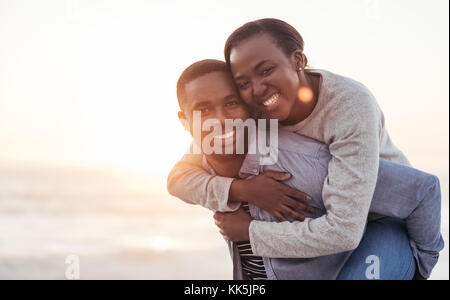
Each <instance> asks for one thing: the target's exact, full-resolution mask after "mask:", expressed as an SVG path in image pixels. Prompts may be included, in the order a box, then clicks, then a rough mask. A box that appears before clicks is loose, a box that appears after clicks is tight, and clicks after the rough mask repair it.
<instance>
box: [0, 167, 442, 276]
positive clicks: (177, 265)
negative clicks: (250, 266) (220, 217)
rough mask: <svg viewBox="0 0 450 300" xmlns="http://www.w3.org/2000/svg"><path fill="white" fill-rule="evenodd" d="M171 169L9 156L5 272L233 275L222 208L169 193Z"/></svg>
mask: <svg viewBox="0 0 450 300" xmlns="http://www.w3.org/2000/svg"><path fill="white" fill-rule="evenodd" d="M437 175H439V174H437ZM166 176H167V174H152V175H148V174H147V175H142V174H137V173H133V172H130V171H123V170H117V169H114V170H113V169H106V168H104V169H100V168H90V167H78V166H70V167H69V166H61V165H33V164H21V165H18V164H8V163H2V164H0V279H37V280H42V279H55V280H65V279H84V280H89V279H189V280H197V279H217V280H222V279H232V264H231V259H230V255H229V252H228V248H227V245H226V243H225V241H224V239H223V237H222V236H221V235H220V233H219V231H218V229H217V227H216V226H215V224H214V220H213V213H212V212H211V211H209V210H207V209H204V208H202V207H199V206H194V205H190V204H187V203H184V202H182V201H181V200H178V199H176V198H174V197H172V196H170V195H169V194H168V193H167V191H166V185H165V182H166ZM440 178H441V185H442V190H443V196H444V197H443V216H442V231H443V236H444V240H445V243H446V247H445V249H444V251H443V252H442V254H441V258H440V261H439V263H438V265H437V266H436V268H435V270H434V272H433V274H432V277H431V279H449V251H448V242H449V223H448V220H449V218H448V213H449V209H448V203H449V201H448V195H449V194H448V170H447V173H443V174H442V176H441V177H440ZM74 258H75V259H74ZM74 268H76V272H75V271H74V270H75V269H74Z"/></svg>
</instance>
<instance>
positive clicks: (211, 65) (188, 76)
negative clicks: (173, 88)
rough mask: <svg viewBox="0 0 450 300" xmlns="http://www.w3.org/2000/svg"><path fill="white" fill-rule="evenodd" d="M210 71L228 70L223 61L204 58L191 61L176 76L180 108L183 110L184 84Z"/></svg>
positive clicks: (184, 100) (184, 98) (184, 99)
mask: <svg viewBox="0 0 450 300" xmlns="http://www.w3.org/2000/svg"><path fill="white" fill-rule="evenodd" d="M212 72H226V73H229V72H230V70H229V68H228V66H227V64H226V63H225V62H224V61H220V60H216V59H205V60H201V61H198V62H195V63H193V64H192V65H190V66H189V67H187V68H186V69H185V70H184V71H183V73H182V74H181V76H180V78H178V82H177V98H178V105H179V106H180V109H181V110H183V106H184V104H185V103H186V100H187V97H186V85H187V84H188V83H189V82H191V81H192V80H195V79H197V78H199V77H201V76H203V75H206V74H209V73H212Z"/></svg>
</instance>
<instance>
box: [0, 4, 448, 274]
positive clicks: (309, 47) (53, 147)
mask: <svg viewBox="0 0 450 300" xmlns="http://www.w3.org/2000/svg"><path fill="white" fill-rule="evenodd" d="M276 4H277V5H274V3H273V1H269V0H262V1H259V2H258V5H257V6H255V5H254V2H252V1H241V0H230V1H227V2H220V1H219V2H217V1H207V0H198V1H193V2H192V1H178V0H173V1H158V2H157V3H156V2H150V1H140V0H131V1H124V0H113V1H103V0H92V1H84V0H65V1H53V0H42V1H7V0H0V41H1V47H0V163H2V167H1V168H0V177H1V178H2V180H1V181H0V206H1V209H0V211H1V218H0V222H1V223H2V225H1V226H0V232H1V234H0V243H1V244H2V245H5V247H2V248H1V249H0V265H1V266H2V268H0V278H11V277H15V278H30V277H35V278H55V277H57V276H56V275H55V274H59V273H58V272H59V271H58V270H59V268H60V265H59V262H60V261H62V262H63V261H64V257H62V256H64V255H65V254H66V252H74V251H79V252H80V254H82V253H91V254H92V256H90V254H88V255H87V258H86V260H87V261H84V266H86V267H87V268H89V271H88V272H85V273H84V274H89V275H85V276H89V278H96V279H99V278H104V277H105V276H106V277H107V276H112V275H109V274H108V272H107V270H103V268H102V266H104V265H107V264H108V263H111V261H115V262H116V263H115V264H114V266H111V268H112V269H113V270H114V271H113V272H112V273H114V274H115V276H116V278H119V277H125V278H136V277H145V278H177V279H186V278H193V277H195V278H198V279H200V278H207V277H208V278H209V277H210V276H211V277H212V278H215V279H216V278H217V279H220V278H229V276H230V265H229V263H228V262H229V261H228V260H227V259H224V257H226V255H227V253H226V249H225V248H221V246H223V243H222V242H223V241H222V240H221V237H220V235H218V233H217V230H216V229H215V227H213V226H214V225H213V224H212V220H211V215H209V214H208V213H207V212H206V211H205V212H203V211H201V212H200V211H197V210H195V209H193V208H190V207H185V206H184V205H182V204H183V203H181V201H180V203H178V200H176V199H174V198H172V197H170V196H169V195H168V194H167V193H166V191H165V184H166V183H165V179H166V177H167V174H168V172H169V167H170V166H172V165H173V164H174V163H175V162H176V161H177V160H178V159H179V158H180V157H181V156H182V154H183V153H184V152H185V151H186V150H187V149H188V147H189V144H190V142H191V138H190V136H189V133H188V132H185V131H184V130H183V128H182V127H181V126H180V124H179V122H178V120H177V115H176V114H177V112H178V108H177V103H176V93H175V82H176V80H177V78H178V76H179V74H180V73H181V71H182V70H183V69H184V68H185V67H186V66H188V65H190V64H191V63H192V62H194V61H197V60H200V59H204V58H207V57H213V58H218V59H223V57H222V56H223V45H224V42H225V39H226V37H227V36H228V35H229V34H230V33H231V32H232V31H233V30H234V29H235V28H237V26H238V25H240V24H243V23H245V22H248V21H250V20H254V19H259V18H261V17H265V16H274V17H277V18H280V19H283V20H286V21H287V22H288V23H290V24H292V25H293V26H294V27H295V28H298V29H299V30H300V32H301V33H302V34H303V35H304V37H305V40H306V41H307V43H306V45H305V49H304V50H305V53H307V54H308V59H309V60H310V63H311V64H312V65H314V66H317V67H321V68H322V67H323V68H327V69H330V70H333V71H335V72H337V73H339V74H346V75H348V76H350V77H353V78H358V79H359V80H361V81H362V82H364V83H366V84H367V86H369V87H370V89H371V90H372V91H373V93H374V94H375V95H377V98H378V100H379V102H380V106H381V107H382V108H383V110H384V111H385V113H386V120H387V126H389V128H390V132H391V134H392V137H393V139H394V140H395V141H397V146H398V147H399V148H401V149H402V150H404V151H405V152H406V153H407V154H408V157H409V158H410V160H411V162H412V163H413V165H415V166H418V167H420V168H422V169H424V170H427V171H428V172H431V173H436V174H439V177H440V178H443V180H442V185H443V192H444V193H443V195H444V198H445V199H447V200H446V201H444V203H448V167H446V166H448V157H449V155H448V127H447V125H448V110H449V109H448V103H449V102H448V99H449V96H448V43H447V42H448V1H446V0H435V1H434V2H433V4H430V3H428V2H426V1H420V0H413V1H411V0H397V1H385V0H374V1H354V2H352V3H350V2H349V3H346V4H345V5H343V4H342V3H341V2H338V1H333V0H325V1H321V2H320V3H317V2H314V1H301V2H295V3H294V2H292V1H289V0H280V1H277V2H276ZM236 7H239V9H236ZM230 16H232V17H230ZM319 20H320V22H319ZM205 24H207V26H205ZM418 36H420V39H418V38H417V37H418ZM411 49H414V51H411ZM417 53H420V55H421V56H420V57H421V59H420V61H422V62H425V61H426V63H427V66H426V69H427V72H426V73H427V74H434V76H417V74H418V72H419V73H420V72H421V68H420V67H419V68H418V67H417V64H415V63H412V62H417V61H418V57H417ZM386 66H393V67H394V68H395V70H396V73H395V74H394V73H393V72H390V71H389V70H388V69H387V67H386ZM264 67H265V68H266V69H267V70H265V71H264V72H273V70H271V69H270V67H272V66H267V67H266V66H264ZM394 68H393V69H394ZM380 74H383V76H380ZM411 87H414V88H411ZM419 87H420V88H419ZM298 92H299V99H304V100H305V102H308V103H314V99H312V100H311V101H307V100H308V99H309V98H310V96H311V93H310V92H309V91H302V90H299V91H298ZM267 96H268V97H266V98H264V97H261V98H260V99H259V100H261V101H263V102H266V103H265V104H266V105H268V106H265V107H273V108H274V107H275V106H276V105H279V103H281V102H283V101H287V98H286V97H285V95H284V93H280V95H276V94H272V95H267ZM424 99H426V105H424V103H425V102H424ZM277 103H278V104H277ZM262 105H264V104H262ZM417 120H421V121H420V122H418V121H417ZM405 128H408V129H409V130H405ZM224 133H226V132H223V133H222V134H224ZM412 133H414V138H411V134H412ZM222 137H224V136H222ZM49 165H62V167H61V168H62V170H63V171H61V172H62V173H55V174H54V175H50V174H53V173H52V172H51V171H49V169H47V168H46V167H45V166H49ZM36 166H38V167H36ZM85 167H86V168H87V169H90V168H97V167H101V168H105V169H106V170H107V172H108V173H109V172H112V171H111V169H114V170H117V169H120V170H123V169H125V170H131V171H133V173H144V174H149V173H151V174H152V175H154V176H153V177H147V178H150V179H146V180H147V181H146V182H145V181H144V182H143V183H142V182H141V181H139V180H137V179H135V178H134V177H133V176H131V175H130V173H128V172H122V175H123V176H124V177H126V178H128V179H129V181H132V182H133V183H134V184H136V185H139V186H140V189H139V191H138V192H137V191H133V192H131V193H128V192H129V191H128V192H127V193H122V192H118V191H116V190H115V189H114V187H116V185H117V182H115V181H110V180H107V179H105V178H104V177H103V176H102V175H98V174H96V175H95V176H90V175H89V174H91V172H90V171H86V172H80V174H78V173H77V171H76V170H78V168H85ZM79 178H85V179H89V180H84V181H83V180H82V181H78V179H79ZM44 181H46V182H44ZM137 181H139V184H137V183H136V182H137ZM71 183H72V185H71ZM141 183H142V184H141ZM128 184H131V183H128ZM93 191H98V192H99V193H100V194H101V195H102V196H101V195H99V194H96V193H95V192H93ZM147 192H148V193H147ZM139 195H141V196H139ZM153 204H156V206H157V207H166V208H167V207H169V208H168V209H167V211H166V212H167V213H166V214H159V213H157V212H156V213H155V212H154V211H153V206H152V209H150V208H148V207H147V206H146V205H150V206H151V205H153ZM129 205H131V206H133V207H135V208H136V209H130V207H129ZM141 205H142V206H141ZM445 205H447V204H445ZM97 206H98V207H97ZM99 207H100V208H99ZM174 207H176V209H174ZM97 208H98V210H97ZM175 210H176V213H174V211H175ZM150 211H151V213H149V215H145V213H143V212H150ZM141 214H142V215H141ZM139 216H141V217H139ZM171 216H174V217H173V218H170V217H171ZM193 219H195V221H193ZM446 219H447V218H444V220H446ZM151 220H154V221H155V222H156V223H152V222H151ZM446 222H447V223H446V224H448V221H446ZM169 223H170V226H173V227H170V226H169ZM193 223H195V226H194V225H192V224H193ZM155 224H157V225H155ZM180 224H184V225H185V226H188V225H189V226H191V225H192V226H193V227H192V228H191V227H189V230H190V231H192V232H196V233H199V234H198V237H195V236H189V238H186V234H185V232H184V231H185V229H186V227H185V226H180ZM166 226H167V227H166ZM445 226H447V227H448V225H445ZM169 227H170V228H173V231H170V230H169V231H170V233H167V232H164V230H165V228H169ZM21 228H27V230H21ZM55 228H58V229H57V230H55ZM161 228H164V229H161ZM180 228H181V229H180ZM147 229H148V230H150V229H151V230H150V231H148V230H147ZM121 230H123V231H121ZM171 230H172V229H171ZM177 230H178V231H177ZM112 232H114V234H112ZM136 232H138V233H139V234H142V236H140V237H138V238H136V239H134V240H133V238H131V242H130V243H131V244H132V245H134V246H132V248H133V249H126V247H125V246H124V247H121V246H120V245H118V244H116V243H119V244H120V241H121V240H123V241H126V237H129V236H132V235H133V234H136ZM447 235H448V233H447V234H446V235H445V236H444V238H445V239H446V240H448V239H447ZM40 237H41V238H40ZM152 237H164V238H167V239H168V240H164V238H163V239H160V238H155V240H152ZM204 237H207V238H204ZM2 238H3V240H2ZM214 238H215V240H214ZM206 239H207V240H208V241H213V242H212V243H211V242H209V243H206V242H205V240H206ZM118 241H119V242H118ZM133 243H134V244H133ZM197 245H201V247H200V248H196V246H197ZM122 246H123V245H122ZM141 246H142V247H141ZM178 246H179V247H180V248H177V250H176V251H178V250H179V249H184V250H180V252H176V254H174V253H175V252H171V251H172V250H173V249H174V247H175V248H176V247H178ZM167 247H168V248H167ZM32 248H34V249H36V251H34V252H33V253H31V252H30V250H29V249H32ZM163 248H164V249H166V250H167V251H166V250H161V251H159V250H158V251H159V252H158V253H159V254H161V255H158V256H151V255H148V253H147V252H151V251H153V250H152V249H163ZM142 249H145V250H142ZM186 249H187V250H186ZM199 249H200V250H199ZM116 250H117V251H116ZM83 251H86V252H83ZM199 251H202V252H201V254H199V253H200V252H199ZM445 251H448V249H446V250H445ZM99 253H100V254H101V253H109V254H107V255H106V256H108V257H107V258H105V260H103V261H102V260H101V259H100V258H98V257H99V256H98V254H99ZM117 253H122V254H120V255H118V257H117V256H115V255H116V254H117ZM151 253H153V252H151ZM34 255H36V256H34ZM109 255H111V256H109ZM183 255H184V256H183ZM444 255H447V256H445V257H448V254H447V252H445V253H444ZM59 256H61V257H62V258H60V257H59ZM36 257H48V260H39V259H38V258H36ZM142 257H144V258H145V259H146V260H145V262H146V263H149V264H151V266H152V268H148V265H146V264H145V263H144V264H143V263H142V261H138V260H139V258H142ZM189 259H197V261H198V262H199V263H198V265H199V267H198V270H197V272H196V274H192V268H191V266H190V265H189V263H187V262H188V261H189ZM136 261H138V262H136ZM444 261H445V260H444ZM447 262H448V258H447ZM212 263H214V264H215V265H216V266H217V268H216V269H214V270H212V269H211V268H208V267H207V266H208V265H211V264H212ZM82 265H83V261H82ZM166 265H169V266H170V267H169V268H166ZM5 266H6V268H3V267H5ZM43 266H44V267H43ZM94 266H96V267H95V268H94ZM202 266H205V267H204V268H203V267H202ZM438 267H439V268H440V269H439V272H438V273H437V274H434V276H435V278H448V263H447V264H442V265H438ZM95 270H98V271H95ZM101 270H103V271H101ZM102 272H103V273H102ZM110 273H111V272H110ZM82 274H83V273H82ZM58 276H59V275H58ZM61 276H62V275H61ZM226 276H228V277H226ZM57 278H59V277H57ZM82 278H83V275H82Z"/></svg>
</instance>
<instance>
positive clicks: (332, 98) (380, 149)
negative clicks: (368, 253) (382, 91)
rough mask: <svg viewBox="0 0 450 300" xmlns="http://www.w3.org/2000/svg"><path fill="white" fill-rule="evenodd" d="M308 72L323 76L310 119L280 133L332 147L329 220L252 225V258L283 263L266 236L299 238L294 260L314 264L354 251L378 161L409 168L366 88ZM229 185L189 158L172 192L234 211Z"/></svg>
mask: <svg viewBox="0 0 450 300" xmlns="http://www.w3.org/2000/svg"><path fill="white" fill-rule="evenodd" d="M308 72H311V73H315V74H319V75H320V76H321V84H320V93H319V98H318V102H317V105H316V107H315V109H314V111H313V112H312V114H311V115H310V116H309V117H308V118H307V119H306V120H304V121H302V122H300V123H298V124H296V125H294V126H289V127H284V128H283V129H284V130H288V131H292V132H295V133H298V134H301V135H304V136H308V137H311V138H313V139H315V140H318V141H321V142H323V143H325V144H327V145H328V147H329V151H330V153H331V156H332V158H331V160H330V163H329V165H328V176H327V177H326V179H325V182H324V186H323V190H322V198H323V202H324V205H325V209H326V210H327V213H326V214H325V215H323V216H322V217H320V218H317V219H306V220H305V222H295V223H288V222H283V223H271V222H261V221H252V223H251V224H250V241H251V244H252V249H253V250H254V253H255V255H259V256H265V257H283V254H282V253H280V251H276V250H275V249H279V247H276V245H270V241H273V242H274V243H276V242H277V240H278V242H279V239H267V237H268V236H284V237H294V236H295V237H296V238H297V239H301V240H302V241H303V243H301V245H299V244H296V245H295V247H294V248H295V249H291V250H292V251H295V253H296V257H317V256H323V255H329V254H333V253H338V252H342V251H346V250H350V249H354V248H356V246H357V245H358V244H359V242H360V240H361V238H362V235H363V233H364V228H365V224H366V221H367V216H368V212H369V208H370V204H371V199H372V196H373V193H374V190H375V184H376V181H377V174H378V166H379V159H380V158H383V159H385V160H388V161H392V162H396V163H400V164H404V165H409V162H408V160H407V159H406V157H405V156H404V155H403V154H402V153H401V152H400V151H399V150H398V149H397V148H396V147H395V146H394V145H393V143H392V142H391V140H390V138H389V135H388V133H387V131H386V128H385V126H384V116H383V113H382V111H381V110H380V108H379V106H378V104H377V102H376V100H375V98H374V97H373V95H372V94H371V93H370V91H369V90H368V89H367V88H366V87H364V86H363V85H362V84H361V83H358V82H356V81H354V80H351V79H349V78H346V77H342V76H339V75H336V74H333V73H330V72H328V71H324V70H308ZM232 181H233V179H231V178H225V177H220V176H212V175H210V174H209V173H207V172H206V171H205V170H203V168H202V160H201V156H199V155H185V156H184V157H183V159H182V161H180V162H179V163H178V164H177V165H176V166H175V167H174V169H173V170H172V172H171V173H170V174H169V177H168V190H169V192H170V193H171V194H172V195H174V196H176V197H178V198H180V199H182V200H184V201H186V202H189V203H193V204H200V205H202V206H204V207H206V208H209V209H212V210H218V211H234V210H236V209H237V208H238V205H236V206H233V207H230V206H228V205H227V203H228V193H229V189H230V185H231V183H232ZM302 245H303V246H302ZM286 250H287V249H286ZM287 252H290V251H287ZM290 255H292V253H290ZM290 255H288V256H284V257H289V256H290Z"/></svg>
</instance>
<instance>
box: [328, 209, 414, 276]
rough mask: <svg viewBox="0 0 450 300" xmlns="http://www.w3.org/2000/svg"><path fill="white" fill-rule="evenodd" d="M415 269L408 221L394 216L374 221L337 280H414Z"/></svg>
mask: <svg viewBox="0 0 450 300" xmlns="http://www.w3.org/2000/svg"><path fill="white" fill-rule="evenodd" d="M415 270H416V263H415V259H414V256H413V253H412V250H411V246H410V242H409V237H408V234H407V231H406V226H405V222H404V221H403V220H400V219H395V218H391V217H387V218H383V219H379V220H375V221H371V222H369V223H368V224H367V229H366V232H365V234H364V237H363V238H362V240H361V243H360V244H359V246H358V248H356V250H354V252H353V253H352V255H351V256H350V258H349V259H348V261H347V262H346V264H345V265H344V267H343V268H342V270H341V272H340V274H339V276H338V278H337V279H338V280H369V279H380V280H411V279H412V278H413V277H414V273H415Z"/></svg>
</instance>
